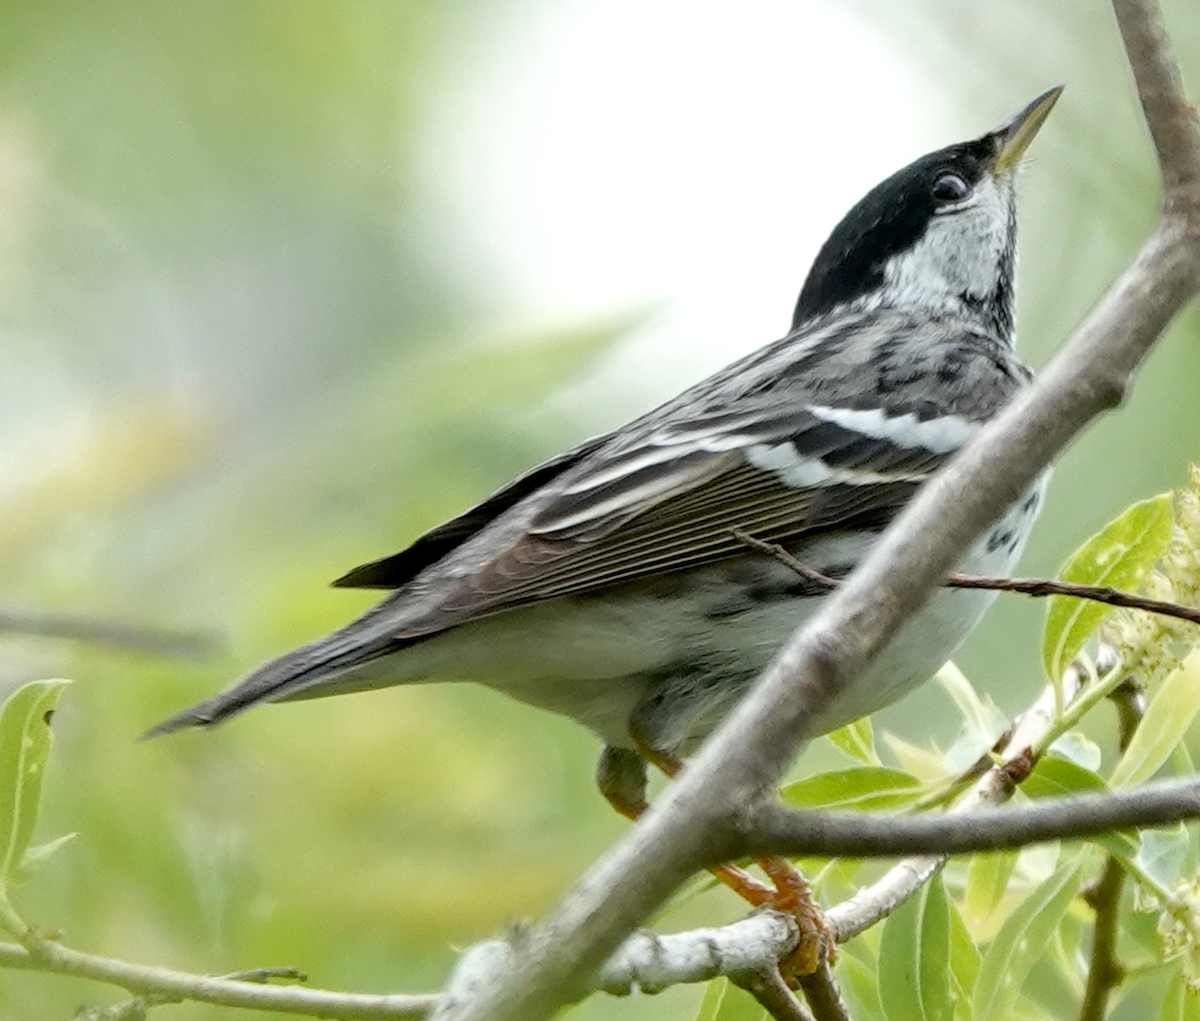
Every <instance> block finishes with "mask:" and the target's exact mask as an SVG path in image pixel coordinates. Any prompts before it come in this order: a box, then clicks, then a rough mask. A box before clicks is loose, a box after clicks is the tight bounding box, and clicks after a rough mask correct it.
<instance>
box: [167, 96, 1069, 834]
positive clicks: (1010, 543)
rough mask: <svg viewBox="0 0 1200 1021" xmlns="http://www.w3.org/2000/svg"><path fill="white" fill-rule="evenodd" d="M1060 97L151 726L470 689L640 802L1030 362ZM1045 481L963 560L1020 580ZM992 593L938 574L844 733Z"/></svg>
mask: <svg viewBox="0 0 1200 1021" xmlns="http://www.w3.org/2000/svg"><path fill="white" fill-rule="evenodd" d="M1061 91H1062V88H1061V87H1058V88H1053V89H1050V90H1049V91H1047V92H1045V93H1043V94H1042V95H1040V96H1038V97H1037V98H1036V99H1034V100H1033V101H1032V102H1031V103H1029V104H1028V105H1027V106H1025V107H1024V108H1023V109H1021V110H1020V112H1018V113H1017V114H1016V115H1015V116H1014V117H1012V118H1010V119H1009V120H1007V121H1006V122H1005V123H1003V124H1002V125H1000V126H999V127H998V128H996V129H995V130H992V131H989V132H988V133H986V134H984V135H982V136H980V137H978V138H974V139H972V140H969V141H966V142H960V143H957V144H954V145H950V146H947V147H945V148H942V149H938V150H937V151H935V152H931V153H929V154H927V155H924V156H921V157H920V158H919V159H916V160H915V161H914V162H912V163H910V164H908V165H907V166H905V167H903V168H902V169H900V170H899V171H897V172H896V173H894V174H892V175H891V176H890V177H888V178H887V179H886V180H884V181H883V182H882V183H880V184H878V185H877V186H876V187H874V188H872V189H871V190H870V191H869V192H868V193H867V194H866V196H865V197H864V198H862V199H861V200H860V201H859V202H858V203H857V204H856V205H855V206H854V207H853V208H852V209H851V210H850V211H849V212H848V213H847V214H846V216H845V217H844V218H843V219H842V220H841V222H840V223H838V225H837V226H836V227H835V228H834V229H833V232H832V233H831V235H830V236H829V238H828V240H827V241H826V242H825V243H824V245H823V246H822V247H821V248H820V250H819V252H818V254H817V256H816V259H815V260H814V262H813V265H812V267H811V269H810V272H809V274H808V276H807V278H806V280H805V282H804V285H803V288H802V289H801V292H800V295H799V299H798V301H797V303H796V306H795V311H794V315H793V318H792V323H791V328H790V329H789V331H788V332H787V334H786V336H784V337H783V338H782V339H780V340H778V341H775V342H774V343H771V344H768V345H767V346H765V347H763V348H761V349H759V350H758V351H756V352H754V353H752V354H750V355H748V356H747V357H744V358H742V359H741V360H739V361H736V362H735V363H733V364H732V365H730V366H729V367H727V368H725V369H723V370H721V371H719V372H717V373H716V374H715V375H713V376H711V377H710V378H708V379H706V380H704V381H702V382H700V383H697V384H696V385H694V386H692V387H690V388H689V389H687V390H685V391H684V392H683V393H681V394H679V395H678V396H677V397H675V398H673V399H671V400H669V401H667V402H666V403H665V404H662V405H661V406H659V407H657V408H655V409H654V410H651V411H649V412H647V413H646V414H643V415H642V416H640V417H639V418H636V419H634V420H633V421H631V422H629V423H628V424H626V425H624V426H622V427H620V428H618V429H615V430H613V431H611V432H608V433H605V434H603V435H600V436H596V437H594V438H591V439H588V440H585V441H584V442H582V443H580V444H578V445H577V446H575V447H573V448H571V449H570V450H567V451H566V452H565V453H562V454H560V455H558V456H557V457H552V458H550V459H549V460H547V461H545V462H543V463H541V464H539V465H537V466H536V467H534V468H532V469H530V470H529V471H527V472H525V473H524V474H522V475H520V476H519V477H518V478H516V479H514V480H513V481H511V482H509V483H508V484H507V485H505V486H502V487H501V488H500V489H498V490H496V491H495V492H494V493H492V494H491V495H490V496H488V497H486V498H485V499H484V500H482V501H481V502H480V503H478V504H476V505H475V506H473V507H471V508H470V509H468V510H466V511H465V512H464V513H462V514H460V515H459V516H457V517H455V518H452V519H450V520H449V521H447V522H445V523H444V524H441V525H438V526H437V527H435V528H433V529H431V530H430V531H427V532H425V533H424V534H423V535H421V536H419V537H418V538H417V539H416V540H415V541H414V542H412V543H411V545H409V546H408V547H407V548H405V549H403V550H402V551H401V552H398V553H395V554H393V555H390V556H385V557H382V558H381V559H378V560H374V561H371V562H369V563H366V564H363V565H362V566H359V567H356V568H354V569H353V570H351V571H349V572H348V573H346V574H345V575H343V576H342V577H341V578H339V579H337V580H336V581H335V582H334V583H333V584H334V585H335V586H340V587H345V588H364V589H377V590H386V591H387V593H388V594H387V595H386V596H384V597H383V598H382V601H381V602H379V603H378V604H376V605H375V606H373V607H372V608H370V609H368V610H367V611H366V612H364V613H362V614H361V615H360V616H359V617H357V619H355V620H353V621H352V622H350V623H349V624H347V625H346V626H344V627H342V628H340V629H339V630H337V631H334V632H333V633H331V634H329V635H327V636H325V637H322V638H318V639H316V640H315V641H312V642H310V643H308V644H306V645H303V646H301V647H299V648H297V649H294V650H292V651H289V652H285V653H284V654H283V655H281V656H279V657H278V658H276V659H273V660H271V661H269V662H267V663H265V664H263V665H262V666H260V667H258V668H257V669H255V670H253V671H252V672H250V673H249V674H248V675H247V676H245V677H244V678H243V679H241V680H239V681H237V682H235V683H234V684H232V685H231V686H230V687H228V688H226V689H225V690H223V691H221V692H220V693H218V694H216V695H214V696H212V697H211V698H208V699H207V700H205V701H202V702H200V703H199V704H198V705H195V706H193V707H191V708H189V709H185V710H184V711H182V712H180V713H178V714H177V715H175V716H172V717H171V718H170V719H168V720H166V721H164V722H162V723H160V724H158V725H157V726H155V727H153V728H152V729H151V730H150V731H148V732H147V735H146V736H155V735H161V734H165V733H169V732H171V731H177V730H181V729H183V728H188V727H209V726H212V725H214V724H217V723H220V722H222V721H224V720H227V719H229V718H230V717H232V716H235V715H237V714H239V713H241V712H243V711H244V710H246V709H249V708H250V707H252V706H255V705H258V704H259V703H265V702H284V701H291V700H297V699H310V698H319V697H324V696H327V695H334V694H339V693H344V692H352V691H358V690H364V689H373V688H379V687H384V686H390V685H404V684H411V683H420V682H430V681H474V682H479V683H482V684H484V685H488V686H490V687H492V688H496V689H498V690H500V691H501V692H504V693H506V694H508V695H510V696H512V697H514V698H516V699H519V700H521V701H523V702H527V703H530V704H532V705H534V706H538V707H541V708H543V709H548V710H551V711H553V712H556V713H560V714H563V715H566V716H568V717H571V718H573V719H575V720H576V721H578V722H579V723H581V724H583V725H584V726H585V727H587V728H589V729H590V730H592V731H593V732H594V733H595V734H596V735H597V736H598V737H599V738H600V740H601V742H602V743H603V746H604V750H603V752H602V754H601V757H600V764H599V766H598V769H597V784H598V786H599V788H600V790H601V792H602V793H603V794H604V795H605V796H606V797H607V798H608V800H609V801H610V802H612V803H613V805H614V806H615V807H616V808H618V810H620V811H622V812H623V813H624V814H626V815H628V816H630V817H633V818H636V817H637V816H638V815H639V814H640V813H641V812H642V811H643V810H644V808H645V807H646V800H645V798H646V793H645V792H646V766H647V764H648V763H651V764H655V765H658V766H661V767H662V768H664V769H666V770H667V771H668V772H671V771H673V770H676V769H677V768H678V766H679V763H680V761H681V760H682V758H683V757H685V756H686V755H688V754H690V753H691V752H692V751H694V750H695V748H696V747H697V745H698V744H699V743H700V742H701V741H702V740H703V739H704V738H705V737H706V736H707V735H708V734H709V733H710V732H711V731H712V730H713V729H714V728H715V727H716V726H717V725H718V724H719V723H720V721H721V720H722V719H723V718H724V717H725V716H726V715H727V714H728V713H729V712H730V710H731V709H732V707H733V706H734V705H736V703H737V702H738V700H739V699H740V698H741V697H742V696H743V695H745V693H746V692H747V691H748V690H749V689H750V688H751V686H752V684H753V682H754V680H755V678H756V677H757V676H758V675H759V673H760V672H761V671H762V670H763V669H764V667H765V666H766V665H767V664H768V663H769V662H770V660H771V658H772V656H773V655H774V654H775V652H776V651H777V650H778V649H779V647H780V646H781V645H782V644H783V643H784V641H785V640H786V639H787V638H788V636H789V635H790V634H791V633H792V632H793V631H794V630H795V629H796V628H797V627H798V625H800V624H801V623H802V622H803V621H804V620H805V618H806V617H808V616H809V615H811V614H812V613H813V612H814V610H815V609H816V607H817V606H818V605H819V604H820V602H821V599H822V598H823V597H824V596H825V595H826V594H827V591H828V589H827V587H824V586H822V585H819V584H816V583H815V582H814V581H813V579H812V578H811V577H807V576H804V575H801V574H797V573H796V572H795V571H794V570H792V569H791V568H789V567H788V566H787V565H786V564H784V563H783V562H781V561H780V560H779V559H778V558H772V557H769V556H765V555H763V553H762V552H761V550H759V549H755V548H752V547H751V546H750V545H748V544H747V542H746V541H745V537H746V536H750V537H753V539H755V540H758V541H759V542H760V543H761V542H766V543H771V544H776V545H778V546H779V547H781V548H782V549H784V550H786V551H787V553H789V554H790V555H791V556H792V557H794V558H795V559H796V560H798V561H800V562H801V563H802V564H804V565H806V566H807V567H808V568H810V569H812V570H814V571H817V572H819V573H820V574H823V575H826V576H828V577H830V578H832V579H842V578H845V577H846V576H848V575H849V574H850V573H851V572H852V571H853V570H854V568H855V565H856V564H857V563H859V562H860V561H861V560H862V559H863V558H864V556H865V555H866V554H867V553H868V552H869V551H870V550H871V548H872V547H873V545H874V544H875V543H876V542H877V541H878V540H879V538H880V536H881V534H882V533H883V532H884V530H885V529H886V528H887V526H888V524H889V523H890V522H891V521H892V520H893V519H894V518H895V517H896V515H897V514H898V513H899V512H900V511H901V510H903V508H904V507H905V506H906V505H907V504H908V503H909V501H910V500H911V499H912V498H913V496H914V494H916V493H917V492H918V491H919V489H920V488H921V486H922V485H924V483H925V482H926V481H928V480H929V478H930V477H931V476H932V475H933V474H934V473H936V472H937V471H939V470H941V469H942V468H943V467H944V466H945V465H946V463H947V462H948V461H950V460H951V459H952V458H953V456H954V455H955V453H956V452H957V451H958V450H959V449H960V448H961V447H963V446H964V445H965V444H967V443H968V442H969V441H970V440H971V438H972V437H973V436H975V435H976V434H977V433H978V432H979V431H980V429H982V428H983V426H984V425H985V424H986V423H987V422H988V421H989V420H990V419H991V418H993V417H994V416H995V415H996V414H997V413H998V412H1000V411H1001V409H1003V408H1004V406H1005V405H1006V404H1008V403H1009V401H1010V400H1011V399H1012V398H1013V396H1014V395H1015V394H1017V393H1018V392H1019V391H1020V390H1022V388H1024V387H1025V386H1027V385H1028V384H1029V382H1030V380H1031V378H1032V373H1031V370H1030V369H1029V368H1028V366H1027V365H1026V364H1025V363H1024V362H1023V361H1022V360H1021V359H1020V358H1019V357H1018V355H1017V354H1016V352H1015V350H1014V285H1015V275H1014V274H1015V263H1016V231H1017V217H1016V199H1015V182H1016V178H1017V176H1018V170H1019V169H1020V167H1021V165H1022V163H1023V161H1024V156H1025V152H1026V149H1027V147H1028V146H1029V144H1030V142H1031V141H1032V139H1033V137H1034V136H1035V135H1036V134H1037V132H1038V130H1039V129H1040V128H1041V126H1042V124H1043V122H1044V121H1045V119H1046V117H1047V116H1048V114H1049V113H1050V110H1051V108H1052V107H1053V106H1054V104H1055V102H1056V101H1057V100H1058V97H1059V95H1060V93H1061ZM1044 489H1045V477H1044V476H1043V478H1041V479H1039V480H1038V481H1037V483H1035V484H1034V485H1033V486H1032V487H1031V488H1030V489H1029V490H1028V491H1027V492H1026V493H1024V494H1023V495H1022V496H1021V497H1020V498H1019V499H1018V500H1017V501H1015V502H1014V503H1013V504H1012V505H1011V506H1009V507H1007V508H1004V509H1003V513H1002V514H1001V516H1000V518H999V520H998V521H997V522H996V523H995V524H994V525H993V526H992V527H991V528H990V529H989V530H988V531H987V532H986V533H985V534H984V535H983V536H981V537H980V538H979V539H978V540H977V541H976V542H975V544H974V545H973V546H972V547H971V549H970V550H969V552H968V553H967V554H966V555H965V556H964V558H963V559H962V560H961V562H960V563H959V570H961V571H964V572H968V573H977V574H988V575H996V574H1005V573H1007V572H1009V571H1010V569H1011V568H1012V567H1013V565H1014V563H1015V561H1016V560H1017V558H1018V557H1019V555H1020V553H1021V550H1022V548H1023V547H1024V544H1025V541H1026V538H1027V536H1028V534H1029V531H1030V528H1031V526H1032V523H1033V520H1034V518H1035V517H1036V515H1037V512H1038V510H1039V507H1040V505H1041V503H1042V499H1043V493H1044ZM994 596H995V593H994V592H985V591H960V590H942V591H940V592H938V593H937V594H935V595H934V596H933V597H932V598H931V600H930V601H929V602H928V603H927V604H926V605H925V606H924V608H922V609H921V610H919V611H918V612H917V614H916V615H915V616H914V617H912V618H911V619H910V620H909V621H908V622H907V623H906V624H905V625H904V626H903V627H902V629H901V630H900V631H899V632H898V633H897V635H896V636H895V637H894V638H893V640H892V641H891V643H890V644H889V645H888V647H887V648H886V649H885V651H884V652H883V654H882V655H881V656H880V657H879V658H878V659H877V660H876V661H875V663H874V664H873V665H872V666H871V667H870V668H869V669H867V671H866V672H865V673H863V674H862V676H861V677H859V678H858V679H857V681H855V682H854V683H853V684H851V685H850V687H849V688H848V690H847V691H846V692H845V694H844V695H843V696H842V697H841V698H840V699H839V700H838V701H836V702H834V703H832V704H829V705H824V706H821V707H819V708H818V709H817V710H816V711H815V712H816V718H815V719H814V720H813V721H812V723H813V726H812V728H811V732H812V733H826V732H829V731H831V730H834V729H836V728H837V727H840V726H842V725H845V724H847V723H849V722H852V721H854V720H856V719H858V718H859V717H862V716H865V715H867V714H869V713H871V712H874V711H875V710H878V709H880V708H882V707H883V706H885V705H887V704H889V703H891V702H893V701H895V700H896V699H898V698H900V697H901V696H902V695H904V694H906V693H907V692H908V691H910V690H912V689H913V688H914V687H916V686H917V685H919V684H920V683H922V682H923V681H925V680H926V679H928V678H929V677H930V676H931V675H932V674H933V673H934V672H935V671H936V670H937V669H938V668H939V667H940V666H941V665H942V664H943V663H944V662H945V661H946V660H947V659H948V658H949V657H950V655H951V654H952V653H953V652H954V651H955V649H956V648H957V647H958V646H959V644H960V643H961V642H962V641H963V639H964V638H965V637H966V636H967V635H968V634H969V632H970V631H971V630H972V629H973V628H974V627H975V625H976V624H977V623H978V621H979V619H980V618H981V616H982V615H983V613H984V611H985V610H986V608H987V606H988V605H989V604H990V602H991V601H992V599H993V598H994Z"/></svg>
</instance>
